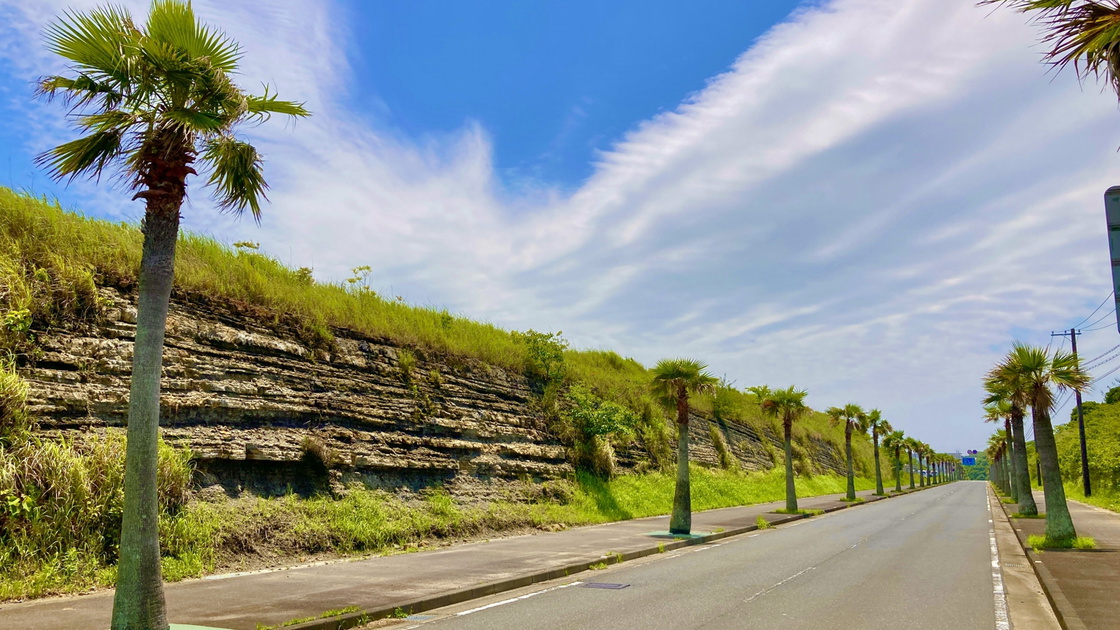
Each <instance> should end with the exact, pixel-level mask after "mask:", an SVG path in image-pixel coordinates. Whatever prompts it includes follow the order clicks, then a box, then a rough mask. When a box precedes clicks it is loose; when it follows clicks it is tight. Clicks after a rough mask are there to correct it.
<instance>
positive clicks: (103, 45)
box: [37, 0, 308, 630]
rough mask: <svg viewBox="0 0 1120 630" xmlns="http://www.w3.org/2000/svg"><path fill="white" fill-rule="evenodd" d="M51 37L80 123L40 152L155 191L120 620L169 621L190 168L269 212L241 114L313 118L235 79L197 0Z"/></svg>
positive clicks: (53, 79)
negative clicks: (177, 340)
mask: <svg viewBox="0 0 1120 630" xmlns="http://www.w3.org/2000/svg"><path fill="white" fill-rule="evenodd" d="M45 40H46V46H47V49H48V50H50V51H51V52H53V53H55V54H57V55H59V56H60V57H62V58H63V59H64V60H65V61H66V62H67V63H68V64H69V66H68V70H69V72H68V73H67V74H63V75H57V76H48V77H44V78H43V79H42V80H41V81H40V82H39V86H38V93H39V94H40V95H42V96H44V97H46V98H48V99H52V98H55V97H59V98H62V99H63V100H64V101H65V102H66V103H67V104H68V105H70V106H71V107H72V109H71V113H72V114H74V115H75V118H74V120H75V121H76V125H77V127H78V128H79V129H80V131H81V133H82V134H83V135H82V136H81V137H79V138H78V139H76V140H72V141H70V142H67V143H65V144H62V145H59V146H57V147H55V148H53V149H51V150H49V151H47V152H46V153H44V154H42V155H41V156H39V158H38V160H37V161H38V163H39V164H41V165H42V166H44V167H46V168H47V170H48V171H49V172H50V173H51V175H52V176H53V177H55V178H56V179H73V178H74V177H77V176H89V177H93V178H98V177H100V176H101V175H102V174H103V172H104V171H106V170H108V169H115V170H117V171H118V172H119V173H120V175H121V177H122V181H123V182H124V183H126V184H127V185H128V186H129V187H130V188H131V189H132V190H134V191H136V192H135V194H134V195H133V199H142V200H144V203H145V210H144V219H143V222H142V224H141V231H142V232H143V234H144V240H143V254H142V258H141V262H140V272H139V298H138V301H137V322H136V341H135V348H134V353H133V364H132V365H133V367H132V381H131V389H130V393H129V411H128V441H127V447H126V449H127V451H126V458H125V462H126V463H125V490H124V516H123V523H122V526H121V544H120V563H119V565H118V578H117V590H116V595H115V599H114V605H113V620H112V627H113V628H114V630H120V629H124V628H156V629H162V628H167V627H168V624H167V619H166V612H165V606H164V598H163V586H162V578H161V574H160V550H159V536H158V513H159V511H158V504H157V492H156V443H157V439H158V434H159V393H160V372H161V366H162V359H163V338H164V332H165V328H166V323H167V311H168V304H169V300H170V296H171V287H172V283H173V277H174V268H175V245H176V241H177V238H178V233H179V219H180V210H181V208H182V205H183V202H184V201H185V200H186V198H187V177H188V176H189V175H195V174H196V171H195V168H194V165H196V164H201V165H202V166H203V167H204V172H205V173H207V174H208V175H207V183H208V184H209V185H210V186H212V187H213V189H214V191H215V196H216V197H217V201H218V205H219V206H220V207H221V208H222V209H224V210H229V211H232V212H235V213H241V212H243V211H245V210H249V211H250V212H251V213H252V214H253V216H254V218H259V217H260V214H261V208H260V202H261V200H262V199H264V191H265V189H266V188H267V185H266V183H265V180H264V176H263V172H262V165H263V162H262V159H261V156H260V154H259V153H258V152H257V150H256V149H255V148H254V147H253V146H252V145H251V144H248V143H246V142H243V141H241V140H239V139H238V138H237V136H236V135H235V133H234V131H235V128H236V127H237V125H238V124H239V123H242V122H259V121H263V120H266V119H268V117H269V116H270V115H272V114H285V115H288V116H292V117H302V116H307V115H308V112H307V110H306V109H304V107H303V106H302V105H300V104H298V103H294V102H290V101H282V100H279V99H277V98H276V96H275V95H273V94H270V93H269V91H268V88H267V87H266V88H265V92H264V94H263V95H260V96H254V95H249V94H246V93H244V92H243V91H241V89H240V88H238V87H237V86H236V85H235V84H234V83H233V81H232V79H231V77H232V75H233V74H234V73H235V72H236V70H237V65H238V61H239V60H240V58H241V51H240V48H239V47H238V45H237V43H236V42H234V41H232V40H230V39H229V38H228V37H226V36H225V35H224V34H223V33H221V32H220V31H217V30H214V29H212V28H210V27H208V26H206V25H204V24H202V23H201V22H199V21H198V20H196V19H195V15H194V12H193V10H192V9H191V5H190V3H189V2H183V1H181V0H156V1H155V2H153V3H152V6H151V11H150V12H149V14H148V19H147V22H146V24H143V25H140V24H138V23H137V22H135V21H133V19H132V17H131V15H129V13H128V11H126V10H125V9H123V8H118V7H116V6H107V7H104V8H98V9H93V10H91V11H89V12H80V11H69V12H67V13H65V14H64V16H63V17H62V18H59V19H58V20H57V21H55V22H54V23H53V24H51V25H50V26H49V27H48V28H47V31H46V35H45Z"/></svg>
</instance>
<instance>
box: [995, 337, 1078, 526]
mask: <svg viewBox="0 0 1120 630" xmlns="http://www.w3.org/2000/svg"><path fill="white" fill-rule="evenodd" d="M1090 383H1091V379H1090V377H1089V375H1088V373H1086V372H1085V371H1083V370H1082V369H1081V366H1080V364H1079V362H1078V360H1077V357H1076V356H1074V355H1073V353H1070V352H1062V351H1060V350H1055V351H1054V352H1050V351H1049V350H1048V349H1046V348H1040V347H1037V346H1031V345H1027V344H1022V343H1016V344H1015V345H1014V346H1013V347H1012V349H1011V351H1010V352H1008V353H1007V356H1006V357H1004V359H1003V360H1002V361H1000V362H999V363H998V364H996V366H995V367H993V368H992V369H991V371H989V372H988V374H987V375H986V376H985V378H984V389H985V390H986V392H987V397H986V398H985V399H984V412H985V419H986V420H987V421H989V422H1002V423H1003V428H1001V429H999V430H997V431H996V433H995V435H993V436H992V438H991V440H989V443H988V456H989V460H990V461H991V462H993V468H992V475H993V481H994V482H995V483H996V485H997V486H998V487H1000V488H1002V489H1003V490H1004V491H1005V492H1006V493H1007V494H1008V495H1010V496H1011V498H1012V499H1013V500H1014V501H1015V502H1016V503H1017V508H1018V512H1019V514H1023V515H1025V516H1028V515H1029V516H1035V515H1037V514H1038V506H1037V505H1036V504H1035V501H1034V495H1033V494H1032V493H1031V482H1030V474H1029V472H1028V468H1027V442H1026V437H1025V435H1024V433H1023V430H1024V427H1023V420H1024V418H1025V417H1026V410H1027V408H1028V407H1029V408H1030V411H1031V422H1032V424H1033V428H1034V445H1035V451H1036V452H1037V453H1038V461H1039V467H1040V469H1041V477H1042V489H1043V493H1044V495H1045V500H1046V538H1047V539H1048V541H1049V542H1051V543H1054V544H1059V545H1060V544H1063V543H1067V542H1069V541H1072V540H1074V539H1075V538H1076V537H1077V532H1076V530H1075V529H1074V527H1073V519H1072V518H1071V517H1070V515H1069V509H1068V508H1067V506H1066V493H1065V488H1064V487H1063V486H1062V475H1061V471H1060V470H1059V468H1058V450H1057V447H1056V445H1055V442H1054V428H1053V426H1052V425H1051V423H1050V412H1051V411H1052V410H1053V408H1054V398H1055V392H1056V391H1057V392H1062V391H1065V390H1075V391H1084V390H1085V389H1087V388H1088V387H1089V384H1090Z"/></svg>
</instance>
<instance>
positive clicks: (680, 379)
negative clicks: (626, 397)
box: [650, 359, 719, 535]
mask: <svg viewBox="0 0 1120 630" xmlns="http://www.w3.org/2000/svg"><path fill="white" fill-rule="evenodd" d="M707 369H708V366H707V365H705V364H703V363H701V362H699V361H693V360H692V359H663V360H662V361H660V362H659V363H658V364H657V365H656V366H655V367H654V368H653V382H652V383H651V384H650V389H651V391H652V392H653V395H654V396H655V397H656V398H657V399H658V400H659V401H660V402H661V404H663V405H665V406H666V407H670V408H676V410H677V487H676V491H675V492H674V493H673V516H672V518H670V519H669V532H670V533H672V534H686V535H687V534H690V533H691V532H692V493H691V488H690V485H689V477H688V399H689V397H690V396H695V395H697V394H702V393H707V392H711V391H713V390H714V389H715V387H716V384H717V383H719V379H717V378H716V377H714V376H712V375H711V374H709V373H708V372H707V371H706V370H707Z"/></svg>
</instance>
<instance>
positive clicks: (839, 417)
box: [825, 403, 866, 501]
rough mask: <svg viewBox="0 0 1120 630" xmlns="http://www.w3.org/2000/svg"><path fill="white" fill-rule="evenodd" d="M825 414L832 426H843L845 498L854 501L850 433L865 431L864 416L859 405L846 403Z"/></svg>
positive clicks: (854, 486)
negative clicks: (846, 487) (845, 465)
mask: <svg viewBox="0 0 1120 630" xmlns="http://www.w3.org/2000/svg"><path fill="white" fill-rule="evenodd" d="M825 413H827V414H828V417H829V420H830V421H831V422H832V424H833V426H835V425H837V424H840V423H843V424H844V457H845V459H846V460H847V463H848V492H847V495H846V498H847V499H848V500H849V501H855V500H856V477H855V471H854V470H853V468H852V431H857V430H858V431H864V430H866V429H865V428H864V427H865V425H864V422H865V418H866V415H865V414H864V413H863V409H862V408H861V407H860V406H859V405H856V404H853V403H848V404H847V405H844V406H843V407H829V408H828V409H827V410H826V411H825Z"/></svg>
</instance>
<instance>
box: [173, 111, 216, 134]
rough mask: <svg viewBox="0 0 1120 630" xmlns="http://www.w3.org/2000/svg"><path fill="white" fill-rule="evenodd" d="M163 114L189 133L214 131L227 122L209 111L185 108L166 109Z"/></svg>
mask: <svg viewBox="0 0 1120 630" xmlns="http://www.w3.org/2000/svg"><path fill="white" fill-rule="evenodd" d="M163 115H164V116H166V117H167V118H169V119H171V121H172V122H174V123H175V124H176V125H178V126H179V127H180V128H181V129H182V130H183V131H184V132H186V133H189V134H195V133H214V132H217V131H220V130H221V129H223V128H224V127H225V126H226V124H227V122H228V121H226V120H223V119H222V118H219V117H217V116H215V115H214V114H211V113H209V112H202V111H198V110H195V109H186V108H174V109H168V110H167V111H165V112H164V114H163Z"/></svg>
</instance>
